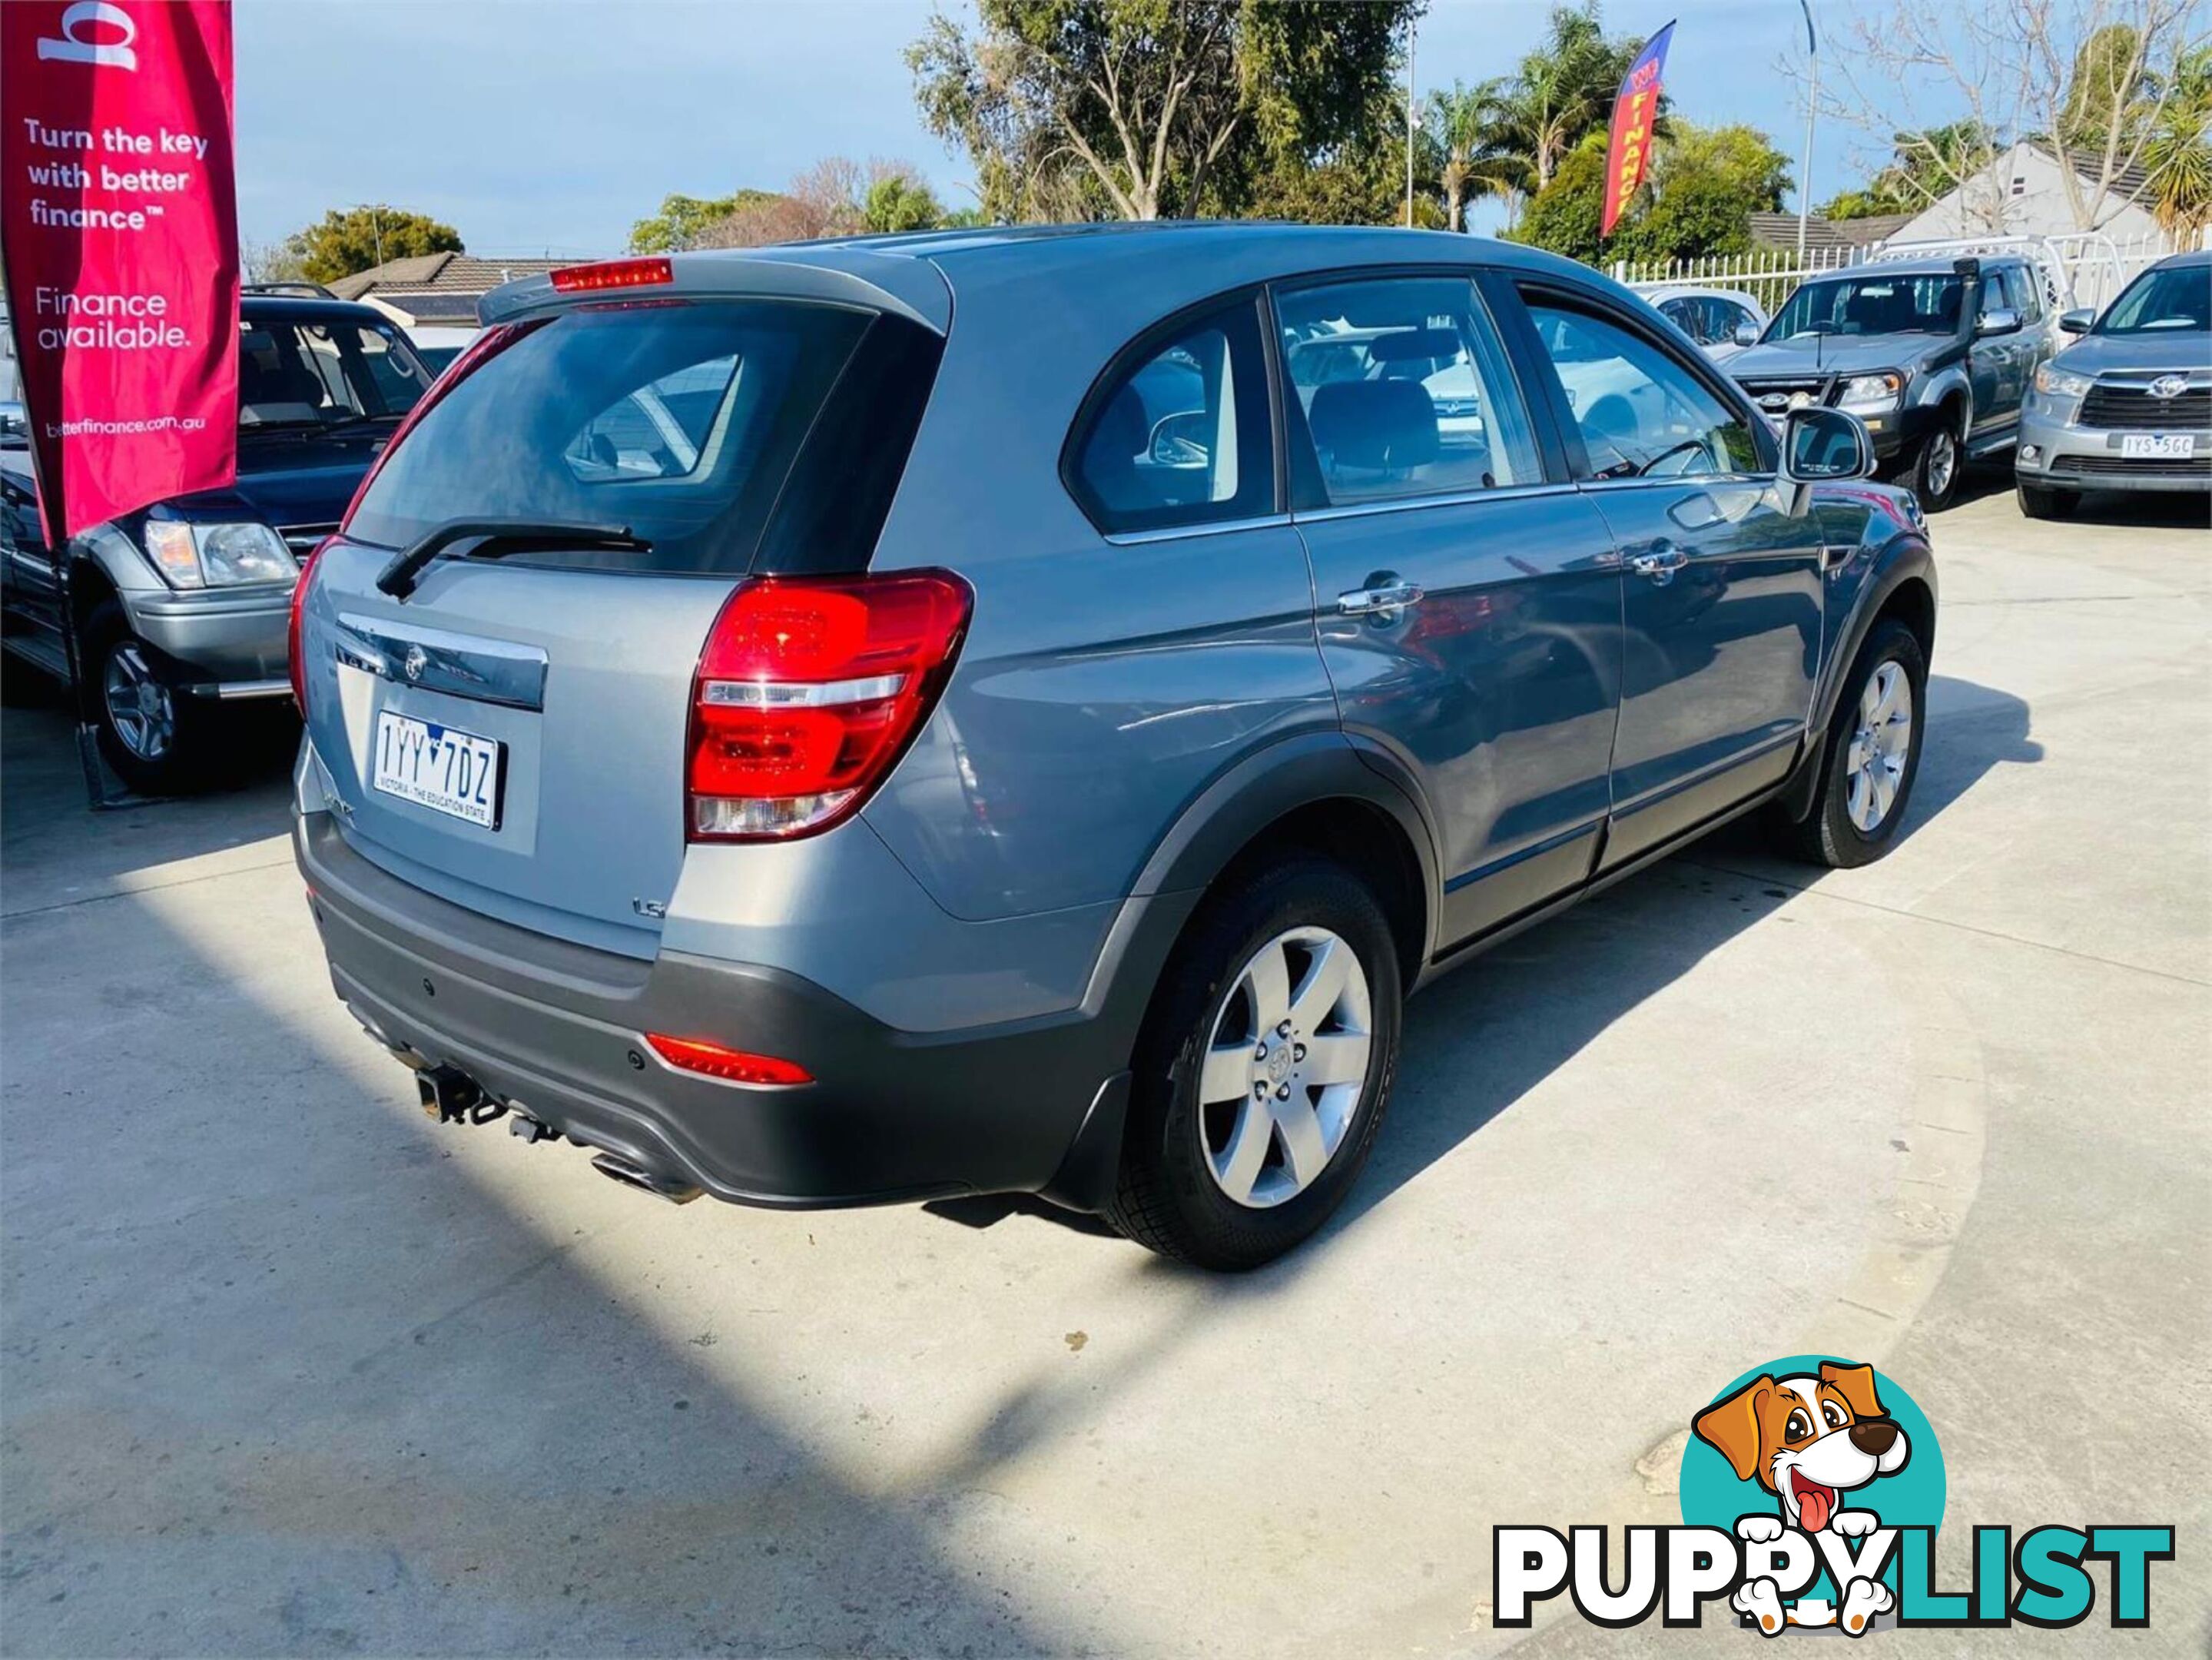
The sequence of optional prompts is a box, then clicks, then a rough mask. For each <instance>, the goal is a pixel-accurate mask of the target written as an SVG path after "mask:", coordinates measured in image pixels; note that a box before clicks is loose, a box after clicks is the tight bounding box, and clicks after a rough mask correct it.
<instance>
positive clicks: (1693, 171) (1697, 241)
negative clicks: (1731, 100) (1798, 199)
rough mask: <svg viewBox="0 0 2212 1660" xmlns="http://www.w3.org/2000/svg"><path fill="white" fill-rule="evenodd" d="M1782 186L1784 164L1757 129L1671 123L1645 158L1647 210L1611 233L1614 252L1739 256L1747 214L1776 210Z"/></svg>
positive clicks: (1746, 238)
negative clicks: (1616, 236)
mask: <svg viewBox="0 0 2212 1660" xmlns="http://www.w3.org/2000/svg"><path fill="white" fill-rule="evenodd" d="M1789 188H1790V158H1789V157H1788V156H1786V155H1783V154H1782V152H1781V151H1780V150H1778V149H1775V148H1774V145H1773V143H1771V141H1770V140H1769V139H1768V138H1767V136H1766V135H1765V133H1763V132H1761V131H1759V129H1758V128H1756V127H1747V126H1726V127H1699V126H1693V125H1691V124H1690V123H1689V122H1687V121H1677V122H1675V123H1674V128H1673V131H1672V132H1671V133H1670V134H1669V136H1668V137H1666V138H1664V139H1662V140H1661V141H1660V143H1659V144H1658V147H1657V149H1656V153H1655V154H1654V155H1653V158H1652V162H1651V179H1650V185H1649V197H1648V204H1647V205H1646V206H1645V207H1644V210H1643V211H1642V212H1640V213H1639V214H1638V215H1637V216H1636V217H1635V218H1634V219H1633V220H1632V221H1631V222H1628V223H1626V224H1624V225H1622V226H1620V228H1619V229H1620V231H1622V232H1623V233H1626V234H1625V235H1624V236H1623V237H1622V239H1621V240H1622V241H1623V242H1624V244H1625V245H1626V246H1623V247H1622V248H1620V250H1619V252H1622V253H1625V254H1626V255H1627V256H1628V257H1630V258H1647V259H1697V258H1704V257H1705V256H1706V255H1707V254H1714V253H1741V252H1743V251H1744V250H1745V249H1746V248H1748V247H1749V246H1751V216H1752V215H1753V214H1754V213H1773V212H1777V211H1778V210H1780V208H1781V206H1782V198H1783V193H1784V192H1786V191H1787V190H1788V189H1789ZM1638 195H1639V196H1644V192H1638Z"/></svg>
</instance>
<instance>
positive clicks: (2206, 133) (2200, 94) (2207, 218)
mask: <svg viewBox="0 0 2212 1660" xmlns="http://www.w3.org/2000/svg"><path fill="white" fill-rule="evenodd" d="M2142 167H2143V171H2144V172H2145V173H2147V174H2148V175H2149V179H2150V210H2151V213H2152V215H2153V216H2154V217H2155V218H2156V219H2157V220H2158V222H2159V224H2160V227H2161V228H2163V229H2164V230H2165V231H2166V234H2167V235H2168V236H2170V237H2172V239H2173V242H2174V246H2177V247H2187V246H2191V244H2192V243H2194V242H2196V241H2197V239H2198V238H2199V237H2201V236H2202V235H2203V232H2204V228H2205V226H2206V225H2207V224H2212V46H2198V47H2197V48H2196V49H2194V50H2193V51H2191V52H2184V53H2183V54H2182V55H2181V57H2180V58H2179V59H2178V60H2177V61H2176V62H2175V64H2174V66H2173V81H2172V87H2171V88H2169V89H2168V91H2167V94H2166V103H2165V106H2163V107H2162V108H2161V109H2160V111H2159V115H2158V125H2157V126H2156V127H2155V128H2154V130H2153V131H2152V133H2151V135H2150V137H2148V139H2147V140H2145V141H2144V143H2143V149H2142Z"/></svg>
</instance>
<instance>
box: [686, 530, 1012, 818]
mask: <svg viewBox="0 0 2212 1660" xmlns="http://www.w3.org/2000/svg"><path fill="white" fill-rule="evenodd" d="M973 603H974V595H973V594H972V593H970V591H969V587H968V585H967V584H966V583H965V582H963V581H961V580H960V579H959V578H958V577H957V576H954V575H950V574H949V573H947V572H944V571H912V572H906V571H902V572H899V573H896V574H895V575H884V576H860V577H849V578H818V579H817V578H781V577H764V578H762V579H761V580H759V581H750V582H747V583H745V584H744V585H743V586H742V587H739V588H738V591H737V592H736V593H733V594H732V595H731V596H730V599H729V602H728V603H727V604H726V605H724V606H723V607H722V614H721V615H720V617H716V618H715V619H714V628H713V629H712V630H711V631H710V632H709V633H708V635H707V644H706V648H705V649H704V650H703V651H702V652H701V653H700V656H699V672H698V676H697V678H696V682H695V683H694V684H693V687H692V698H691V744H690V767H689V777H688V791H687V794H688V798H689V799H688V800H687V803H686V806H687V808H688V825H687V828H688V830H689V834H690V839H691V840H693V841H695V842H771V841H781V840H783V839H785V838H787V837H790V836H807V835H811V834H812V833H814V832H815V831H817V830H827V829H828V828H829V826H830V825H832V824H836V823H838V822H839V821H840V820H841V819H843V818H848V817H849V816H850V815H851V814H853V813H854V812H858V811H859V810H860V805H861V803H863V802H864V801H866V800H867V798H868V795H869V794H870V792H872V790H874V788H875V787H877V786H878V784H880V783H882V782H883V781H884V778H885V776H887V775H889V774H890V769H891V768H892V767H893V766H895V765H896V764H897V763H898V758H899V757H900V756H902V754H904V753H905V752H906V747H907V745H908V744H909V743H911V742H912V741H913V739H914V735H915V733H916V732H918V731H920V730H921V723H922V722H923V721H925V720H926V719H927V717H928V714H929V711H930V709H931V708H933V706H934V705H935V703H936V702H937V698H938V694H939V692H941V691H942V690H944V689H945V679H946V678H947V677H948V676H949V675H950V674H951V668H952V660H953V658H954V657H955V655H956V654H957V653H958V652H959V649H960V641H961V637H962V635H963V634H964V633H965V632H966V631H967V627H968V616H969V608H970V607H971V605H973Z"/></svg>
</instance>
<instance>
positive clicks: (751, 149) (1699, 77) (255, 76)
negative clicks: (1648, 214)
mask: <svg viewBox="0 0 2212 1660" xmlns="http://www.w3.org/2000/svg"><path fill="white" fill-rule="evenodd" d="M1813 3H1814V15H1815V17H1816V18H1819V19H1820V20H1822V21H1824V22H1826V21H1828V20H1829V19H1831V18H1832V17H1837V16H1840V15H1841V13H1842V12H1843V11H1844V9H1845V8H1846V7H1847V6H1850V5H1853V4H1857V3H1860V0H1813ZM932 9H933V0H312V3H311V0H238V3H237V5H236V8H235V12H234V16H235V24H236V33H237V75H238V83H237V115H238V142H239V179H238V187H239V216H240V230H241V232H242V233H243V234H244V235H245V237H246V240H248V241H249V242H255V243H270V242H276V241H279V240H282V239H283V237H284V236H286V235H287V234H289V233H290V232H292V231H294V230H296V229H298V228H301V226H303V225H305V224H307V223H309V222H312V221H313V220H315V219H318V218H319V217H320V216H321V215H322V213H323V211H324V210H325V209H327V208H332V207H342V206H345V205H349V204H355V203H362V202H384V203H389V204H392V205H393V206H395V207H404V208H411V209H414V210H417V211H420V212H424V213H428V214H431V215H433V216H435V217H437V218H440V219H442V220H445V221H446V222H448V223H450V224H452V225H453V226H454V227H455V228H457V229H458V230H459V232H460V233H461V235H462V239H463V240H464V241H465V243H466V244H467V246H468V247H469V249H470V250H471V252H477V253H487V254H506V255H508V256H511V257H521V256H524V255H527V254H536V253H551V254H553V255H556V256H566V255H572V254H573V255H589V254H595V253H608V252H619V251H620V250H621V249H622V247H623V246H624V244H625V243H626V242H627V241H628V240H629V228H630V225H631V224H632V222H635V220H637V219H640V218H641V217H643V216H646V215H647V214H650V213H652V212H653V210H655V208H656V207H657V206H658V205H659V202H660V199H661V198H663V197H664V196H666V195H667V194H669V193H670V192H684V193H685V194H687V195H693V196H719V195H724V194H726V193H727V192H729V191H731V190H732V189H734V188H736V187H738V186H739V185H754V186H757V187H760V188H763V189H778V188H781V186H782V185H784V184H786V183H787V181H788V180H789V179H791V178H792V177H793V174H795V173H798V172H799V171H800V170H801V169H802V168H804V167H806V166H807V165H809V164H810V163H811V162H812V161H816V160H817V159H819V158H820V157H822V156H823V155H850V156H853V157H855V158H859V159H865V158H866V157H869V156H872V155H880V156H885V157H890V158H895V159H897V160H902V161H908V162H911V163H912V164H914V165H915V166H916V167H918V168H919V169H920V170H921V172H922V173H923V174H924V175H926V176H927V178H928V179H929V180H930V182H931V183H932V184H933V185H934V186H935V187H936V190H937V192H938V194H939V197H940V198H942V199H943V200H944V201H945V203H946V204H947V205H949V206H954V207H959V206H966V205H969V204H972V203H973V202H974V199H975V196H974V192H973V190H972V189H971V188H970V185H969V181H970V179H971V178H972V172H971V170H970V169H969V167H968V165H967V163H966V161H965V160H964V158H963V157H961V156H959V155H954V154H952V153H950V152H948V151H947V150H946V149H945V148H944V147H943V146H942V145H940V144H939V143H938V142H937V141H936V140H935V139H934V138H933V137H930V135H929V133H928V132H927V131H926V130H925V129H924V128H923V126H922V125H921V120H920V119H919V118H918V117H917V116H916V114H915V103H914V94H913V83H912V80H911V78H910V77H909V76H908V72H907V69H906V64H905V62H904V58H903V53H904V50H905V48H906V46H907V44H908V42H909V41H911V40H914V39H915V37H916V36H917V35H918V34H920V33H921V30H922V27H923V26H924V24H925V22H926V21H927V18H928V15H929V14H930V12H931V10H932ZM949 9H951V10H952V11H953V13H954V14H955V15H962V14H963V12H964V10H965V8H964V7H963V6H962V5H961V4H959V3H957V0H953V3H951V5H950V6H949ZM1546 10H1547V6H1546V4H1544V3H1541V0H1432V3H1431V7H1430V9H1429V12H1428V15H1427V16H1426V17H1425V19H1424V20H1423V22H1422V25H1421V30H1420V35H1419V44H1418V47H1417V54H1416V88H1417V93H1418V94H1420V95H1424V96H1425V94H1426V92H1427V91H1428V89H1429V88H1432V87H1437V86H1440V85H1449V83H1450V82H1453V81H1455V80H1463V81H1468V82H1474V81H1480V80H1482V79H1485V78H1486V77H1488V76H1493V75H1501V74H1504V73H1506V72H1508V71H1510V70H1511V69H1512V67H1513V65H1514V64H1515V63H1516V61H1517V59H1518V58H1519V57H1520V55H1521V54H1522V52H1524V51H1526V50H1527V49H1528V47H1529V46H1531V45H1532V44H1534V40H1535V39H1536V38H1537V36H1538V35H1539V33H1541V30H1542V27H1543V22H1544V17H1545V13H1546ZM1604 10H1605V18H1606V22H1607V27H1610V28H1612V29H1613V30H1615V31H1618V32H1620V33H1630V32H1634V33H1650V32H1651V31H1654V30H1656V28H1658V27H1659V26H1660V25H1661V24H1662V23H1664V22H1666V21H1668V18H1670V17H1674V18H1678V19H1679V23H1678V27H1676V29H1675V31H1674V45H1673V48H1672V51H1671V52H1670V54H1669V57H1668V67H1667V90H1668V94H1669V95H1670V97H1671V98H1672V100H1673V102H1674V109H1675V112H1677V113H1678V114H1679V115H1680V116H1682V117H1684V118H1686V119H1690V120H1692V121H1697V122H1700V123H1705V124H1708V125H1712V124H1718V123H1724V122H1747V123H1749V124H1751V125H1754V126H1758V127H1761V128H1764V129H1765V131H1767V132H1768V133H1769V134H1770V135H1771V137H1773V139H1774V141H1775V143H1776V144H1777V146H1778V148H1779V149H1782V150H1783V151H1784V152H1785V153H1786V154H1788V155H1792V156H1795V155H1796V154H1797V153H1798V150H1799V147H1800V145H1801V143H1802V139H1803V120H1804V117H1803V106H1802V101H1801V100H1800V97H1799V94H1798V89H1797V88H1796V84H1795V83H1794V82H1792V81H1791V79H1790V77H1789V76H1787V75H1786V74H1784V72H1782V70H1780V69H1779V68H1778V63H1779V61H1780V59H1781V58H1782V57H1783V55H1784V52H1787V51H1788V50H1790V47H1791V46H1792V44H1793V43H1796V42H1801V41H1802V32H1803V27H1804V25H1803V21H1802V14H1801V13H1800V11H1799V9H1798V5H1797V0H1607V4H1606V6H1605V9H1604ZM1858 143H1859V141H1858V140H1857V136H1856V135H1851V134H1847V133H1845V132H1844V131H1841V130H1840V129H1838V130H1834V131H1823V132H1822V133H1821V134H1820V135H1819V137H1817V138H1816V143H1815V149H1814V162H1813V169H1812V178H1813V191H1812V195H1813V199H1814V201H1815V202H1819V201H1822V200H1825V199H1826V198H1827V197H1829V196H1830V195H1832V194H1833V193H1834V192H1836V191H1837V190H1838V189H1840V188H1842V187H1843V186H1844V185H1846V184H1850V183H1853V182H1856V181H1857V179H1859V178H1861V177H1863V173H1864V172H1865V171H1866V162H1867V161H1869V159H1871V158H1868V157H1866V156H1865V155H1863V154H1862V155H1857V156H1855V155H1853V154H1852V151H1853V149H1854V148H1855V147H1856V146H1857V145H1858ZM1790 205H1792V206H1794V205H1795V203H1794V201H1793V202H1792V203H1791V204H1790ZM1477 223H1478V225H1479V226H1480V223H1481V222H1480V220H1478V222H1477Z"/></svg>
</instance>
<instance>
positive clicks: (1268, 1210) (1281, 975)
mask: <svg viewBox="0 0 2212 1660" xmlns="http://www.w3.org/2000/svg"><path fill="white" fill-rule="evenodd" d="M1270 953H1276V954H1279V965H1278V966H1274V967H1270V966H1269V958H1270ZM1339 953H1343V954H1344V955H1339ZM1332 976H1341V980H1340V982H1339V981H1336V980H1333V979H1332ZM1402 998H1403V990H1402V987H1401V982H1400V976H1399V970H1398V953H1397V947H1396V944H1395V940H1394V939H1393V937H1392V933H1391V929H1390V924H1389V920H1388V919H1387V918H1386V917H1385V916H1384V915H1383V909H1382V907H1381V906H1380V905H1379V904H1377V903H1376V899H1375V896H1374V895H1373V894H1372V893H1371V892H1370V891H1369V889H1368V888H1367V886H1366V885H1365V884H1364V883H1363V882H1361V881H1360V880H1359V879H1358V878H1357V877H1356V876H1354V875H1353V874H1352V873H1351V872H1350V871H1348V870H1346V868H1344V866H1341V865H1339V864H1336V863H1334V862H1333V861H1331V860H1325V859H1322V858H1319V857H1312V856H1304V855H1301V856H1298V857H1296V858H1294V859H1291V860H1286V861H1285V862H1284V863H1281V864H1278V865H1274V866H1269V867H1267V868H1266V869H1263V870H1259V871H1255V872H1254V873H1250V874H1249V875H1246V876H1243V877H1239V878H1236V879H1232V880H1231V884H1230V885H1228V886H1226V887H1225V888H1223V889H1222V890H1220V891H1217V892H1216V893H1214V894H1212V895H1211V896H1209V897H1208V898H1207V899H1206V902H1205V903H1204V905H1203V907H1202V908H1201V909H1200V911H1199V912H1198V913H1197V915H1195V916H1194V919H1193V921H1192V922H1191V925H1190V927H1188V930H1187V931H1186V933H1185V934H1184V937H1183V939H1182V941H1181V942H1180V943H1179V944H1178V946H1176V952H1175V955H1174V956H1173V958H1170V962H1169V964H1168V967H1167V969H1166V971H1165V972H1164V974H1163V975H1162V976H1161V980H1160V984H1159V987H1158V990H1157V991H1156V992H1155V993H1154V994H1153V1000H1152V1007H1151V1009H1150V1011H1149V1012H1147V1015H1146V1021H1145V1026H1144V1030H1143V1031H1142V1033H1141V1034H1140V1036H1139V1039H1138V1044H1137V1052H1136V1055H1135V1057H1134V1061H1135V1065H1134V1075H1133V1079H1132V1085H1131V1094H1130V1105H1129V1119H1128V1123H1127V1129H1126V1132H1125V1134H1124V1136H1123V1139H1122V1149H1121V1171H1120V1178H1119V1182H1118V1184H1117V1189H1116V1191H1115V1196H1114V1198H1113V1200H1112V1201H1111V1202H1110V1204H1109V1211H1108V1214H1109V1219H1111V1220H1112V1221H1113V1222H1114V1224H1115V1225H1116V1226H1117V1227H1119V1228H1120V1229H1121V1231H1122V1232H1123V1233H1124V1234H1126V1235H1127V1237H1129V1238H1131V1239H1133V1240H1135V1241H1136V1242H1137V1243H1139V1244H1141V1245H1144V1246H1146V1247H1147V1248H1149V1249H1150V1250H1155V1251H1158V1252H1159V1253H1160V1254H1161V1255H1162V1256H1170V1257H1173V1258H1175V1259H1176V1260H1177V1261H1180V1262H1188V1263H1192V1264H1194V1265H1195V1266H1197V1267H1200V1268H1212V1269H1218V1270H1240V1269H1245V1268H1257V1267H1259V1266H1260V1265H1261V1264H1262V1263H1264V1262H1271V1261H1273V1259H1274V1258H1276V1257H1278V1256H1281V1255H1282V1254H1283V1253H1284V1252H1285V1251H1287V1250H1290V1249H1291V1247H1292V1246H1294V1245H1296V1244H1297V1243H1299V1242H1300V1241H1302V1240H1304V1238H1306V1237H1308V1236H1309V1235H1310V1234H1311V1233H1312V1232H1313V1231H1315V1230H1316V1229H1317V1228H1319V1227H1320V1226H1321V1225H1322V1223H1324V1222H1325V1221H1327V1220H1328V1218H1329V1216H1330V1215H1331V1214H1332V1213H1334V1211H1335V1210H1336V1208H1337V1207H1338V1206H1339V1205H1340V1204H1341V1203H1342V1202H1343V1201H1344V1198H1345V1195H1346V1193H1347V1192H1348V1191H1349V1190H1350V1189H1351V1187H1352V1183H1353V1182H1354V1181H1355V1180H1356V1179H1357V1178H1358V1175H1359V1171H1360V1168H1361V1166H1362V1165H1364V1164H1365V1163H1366V1162H1367V1155H1368V1152H1369V1150H1370V1148H1371V1147H1372V1146H1373V1145H1374V1140H1375V1135H1376V1131H1377V1129H1378V1128H1380V1127H1381V1125H1382V1122H1383V1110H1384V1108H1385V1107H1386V1105H1387V1104H1388V1103H1389V1095H1390V1087H1391V1085H1392V1083H1393V1082H1394V1080H1395V1078H1396V1074H1397V1066H1398V1043H1399V1031H1400V1020H1401V1002H1402ZM1278 1005H1284V1006H1278ZM1284 1025H1288V1026H1289V1030H1288V1031H1285V1030H1283V1029H1282V1028H1283V1027H1284ZM1362 1026H1364V1031H1360V1030H1358V1028H1360V1027H1362ZM1362 1042H1364V1049H1362V1048H1361V1047H1360V1043H1362ZM1210 1061H1211V1065H1210V1064H1209V1062H1210ZM1225 1073H1228V1074H1233V1075H1232V1076H1230V1077H1228V1078H1226V1079H1225V1076H1224V1074H1225ZM1228 1082H1234V1083H1236V1084H1237V1088H1236V1089H1235V1090H1234V1091H1231V1090H1228V1089H1227V1088H1226V1087H1225V1085H1226V1083H1228ZM1354 1085H1356V1089H1357V1093H1356V1095H1354V1094H1350V1093H1349V1092H1348V1091H1349V1089H1350V1088H1351V1087H1352V1086H1354ZM1248 1091H1249V1097H1248ZM1208 1097H1212V1099H1208ZM1232 1192H1233V1193H1237V1194H1239V1195H1242V1196H1241V1197H1232V1196H1231V1195H1232Z"/></svg>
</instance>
